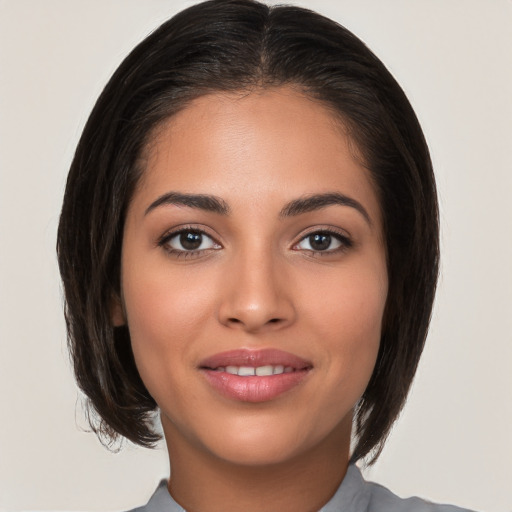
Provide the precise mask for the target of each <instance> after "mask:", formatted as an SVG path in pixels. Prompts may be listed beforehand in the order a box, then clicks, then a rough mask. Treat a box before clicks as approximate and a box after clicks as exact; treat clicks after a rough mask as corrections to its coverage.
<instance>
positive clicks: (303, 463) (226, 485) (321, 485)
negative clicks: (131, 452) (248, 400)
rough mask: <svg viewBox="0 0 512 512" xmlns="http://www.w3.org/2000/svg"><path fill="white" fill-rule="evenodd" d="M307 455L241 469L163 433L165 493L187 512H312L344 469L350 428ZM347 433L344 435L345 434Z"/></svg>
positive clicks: (331, 492) (330, 492)
mask: <svg viewBox="0 0 512 512" xmlns="http://www.w3.org/2000/svg"><path fill="white" fill-rule="evenodd" d="M340 427H343V428H340V429H337V430H335V431H333V432H332V433H331V434H330V435H329V436H328V437H327V438H325V439H323V440H322V442H321V443H320V444H319V445H317V446H314V447H312V448H311V449H309V450H308V451H307V452H305V453H301V454H300V455H298V456H295V457H293V458H290V459H289V460H286V461H282V462H279V463H275V464H269V465H242V464H236V463H232V462H230V461H226V460H224V459H221V458H219V457H218V456H216V455H214V454H212V453H210V452H207V451H205V450H201V449H198V448H197V447H193V446H192V445H190V444H188V443H187V442H186V441H185V442H182V441H183V440H180V442H175V441H176V439H175V438H174V436H173V435H169V432H168V429H165V428H164V430H166V439H167V445H168V450H169V458H170V465H171V479H170V481H169V492H170V493H171V495H172V496H173V498H174V499H175V500H176V501H177V502H178V503H179V504H180V505H181V506H182V507H183V508H185V509H186V510H187V511H189V512H206V511H208V512H221V511H222V512H224V511H225V510H244V512H253V511H254V512H256V511H258V512H261V510H268V511H274V510H275V511H282V510H294V511H298V512H299V511H304V512H312V511H317V510H320V509H321V508H322V506H323V505H325V504H326V503H327V502H328V501H329V500H330V499H331V497H332V496H333V495H334V493H335V492H336V490H337V488H338V487H339V485H340V483H341V481H342V480H343V478H344V476H345V473H346V471H347V467H348V456H349V442H350V441H349V440H350V426H348V432H347V427H346V426H340ZM347 434H348V435H347Z"/></svg>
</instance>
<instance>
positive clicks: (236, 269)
mask: <svg viewBox="0 0 512 512" xmlns="http://www.w3.org/2000/svg"><path fill="white" fill-rule="evenodd" d="M355 153H356V149H355V147H354V146H353V145H351V143H350V141H349V139H348V138H347V136H346V135H345V133H344V131H343V129H342V127H341V125H340V124H339V123H338V122H337V121H335V119H334V118H333V116H332V114H330V113H329V112H328V110H327V109H325V108H324V107H323V106H322V105H320V104H319V103H317V102H315V101H313V100H311V99H309V98H307V97H305V96H303V95H301V94H299V93H298V92H296V91H294V90H293V89H291V88H284V87H283V88H279V89H270V90H264V91H259V92H253V93H250V94H244V95H242V94H236V95H235V94H211V95H207V96H203V97H201V98H199V99H197V100H195V101H194V102H193V103H191V104H190V105H189V106H188V107H187V108H186V109H184V110H183V111H181V112H180V113H178V114H177V115H175V116H174V117H172V118H171V119H170V120H169V121H168V122H167V123H166V124H165V125H164V126H163V127H162V128H161V129H160V130H159V131H158V133H157V134H156V135H155V137H154V140H153V141H152V143H151V144H149V145H148V148H147V155H146V157H145V166H146V168H145V172H144V175H143V178H142V181H141V183H140V184H139V187H138V189H137V191H136V192H135V195H134V197H133V201H132V202H131V204H130V207H129V209H128V213H127V218H126V224H125V230H124V241H123V251H122V300H123V312H121V310H119V311H116V312H115V313H114V322H116V323H120V322H121V321H124V320H126V322H127V323H128V326H129V330H130V335H131V339H132V344H133V351H134V355H135V360H136V363H137V367H138V369H139V371H140V375H141V377H142V380H143V381H144V383H145V385H146V386H147V389H148V390H149V392H150V393H151V395H152V396H153V397H154V399H155V400H156V402H157V403H158V405H159V407H160V409H161V417H162V424H163V427H164V431H165V434H166V438H167V441H168V444H169V449H170V450H171V451H172V450H173V449H176V450H184V453H186V452H187V450H188V451H190V450H192V451H194V452H195V453H196V454H201V453H202V454H207V455H214V456H216V457H220V458H221V459H223V460H225V461H230V462H234V463H241V464H244V465H247V464H249V465H250V464H254V465H257V464H268V463H275V462H282V461H286V460H290V459H292V458H294V457H297V456H300V455H301V454H304V453H306V452H308V451H309V450H311V449H313V450H314V449H316V447H319V446H322V443H324V442H326V440H327V439H331V440H332V439H335V440H336V443H337V444H338V445H339V446H346V447H347V450H348V443H349V438H350V426H351V420H352V409H353V407H354V405H355V404H356V402H357V400H358V399H359V398H360V396H361V395H362V393H363V392H364V390H365V388H366V386H367V383H368V380H369V378H370V376H371V373H372V370H373V368H374V364H375V360H376V357H377V352H378V348H379V340H380V335H381V323H382V316H383V311H384V306H385V303H386V296H387V289H388V282H387V272H386V256H385V247H384V242H383V233H382V222H381V212H380V208H379V202H378V199H377V195H376V193H375V190H374V186H373V185H372V182H371V180H370V178H369V173H368V171H367V170H366V169H365V168H363V167H362V166H361V164H360V163H359V160H358V159H357V156H356V154H355ZM340 443H341V444H340ZM343 443H344V444H343ZM334 455H335V456H336V457H339V453H337V454H334Z"/></svg>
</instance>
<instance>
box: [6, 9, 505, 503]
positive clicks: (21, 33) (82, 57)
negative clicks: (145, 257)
mask: <svg viewBox="0 0 512 512" xmlns="http://www.w3.org/2000/svg"><path fill="white" fill-rule="evenodd" d="M192 3H194V2H190V1H181V0H179V1H178V0H176V1H173V0H88V1H85V0H0V244H1V249H0V389H1V392H2V398H1V402H0V403H1V406H0V509H1V510H43V509H44V510H84V511H85V510H88V511H93V510H98V511H100V510H103V511H107V510H112V511H113V510H122V509H126V508H130V507H132V506H134V505H137V504H141V503H144V502H145V501H146V500H147V498H148V496H149V495H150V494H151V492H152V490H153V488H154V486H155V485H156V483H157V481H158V480H159V479H160V478H161V477H162V476H165V475H166V474H167V472H168V468H167V461H166V455H165V452H164V450H163V449H160V450H157V451H153V452H151V451H147V450H143V449H138V448H135V447H133V446H126V447H125V448H124V449H123V450H122V451H121V452H120V453H118V454H111V453H109V452H108V451H106V450H105V449H103V448H102V447H101V446H100V444H99V443H98V442H97V440H96V439H95V437H94V435H92V434H87V433H84V432H83V428H84V427H85V425H86V423H85V421H84V418H83V414H82V413H81V408H80V402H79V398H78V396H79V395H78V393H77V389H76V386H75V384H74V381H73V377H72V375H71V371H70V368H69V364H68V359H67V352H66V343H65V333H64V322H63V319H62V313H61V310H62V304H61V294H60V288H59V276H58V271H57V265H56V258H55V250H54V247H55V233H56V226H57V222H58V215H59V208H60V203H61V198H62V192H63V187H64V183H65V177H66V173H67V168H68V166H69V163H70V161H71V158H72V154H73V150H74V147H75V145H76V143H77V140H78V137H79V134H80V131H81V129H82V127H83V125H84V123H85V120H86V118H87V116H88V113H89V112H90V109H91V108H92V105H93V102H94V101H95V99H96V97H97V96H98V94H99V92H100V91H101V89H102V87H103V85H104V84H105V82H106V81H107V79H108V78H109V76H110V75H111V73H112V72H113V71H114V69H115V68H116V66H117V65H118V64H119V63H120V61H121V59H122V58H123V57H124V56H125V55H126V54H127V53H128V52H129V51H130V50H131V49H132V47H133V46H134V45H135V44H136V43H137V42H139V41H140V40H141V39H142V38H143V37H144V36H145V35H147V34H148V33H149V32H150V31H151V30H152V29H154V28H155V27H156V26H157V25H159V24H160V23H161V22H162V21H164V20H165V19H167V18H168V17H169V16H170V15H172V14H173V13H175V12H177V11H178V10H180V9H181V8H183V7H185V6H188V5H190V4H192ZM296 3H298V4H299V5H304V6H308V7H311V8H314V9H316V10H318V11H320V12H321V13H323V14H326V15H328V16H330V17H332V18H334V19H336V20H338V21H339V22H341V23H342V24H344V25H346V26H347V27H348V28H349V29H351V30H352V31H354V32H355V33H356V34H357V35H358V36H359V37H361V38H362V39H363V40H364V41H366V42H367V44H368V45H369V46H370V47H371V48H372V49H373V50H374V51H375V52H376V53H377V55H378V56H379V57H380V58H381V59H382V60H383V61H384V62H385V63H386V65H387V66H388V67H389V69H390V70H391V71H392V73H393V74H394V75H395V76H396V78H397V79H398V81H399V82H400V83H401V84H402V86H403V87H404V89H405V91H406V93H407V94H408V96H409V98H410V100H411V102H412V103H413V105H414V107H415V109H416V112H417V114H418V116H419V118H420V121H421V122H422V125H423V127H424V131H425V133H426V136H427V139H428V140H429V143H430V147H431V151H432V157H433V161H434V165H435V169H436V173H437V178H438V186H439V193H440V200H441V214H442V251H443V265H442V276H441V281H440V289H439V294H438V299H437V303H436V308H435V314H434V319H433V324H432V329H431V333H430V335H429V339H428V344H427V348H426V350H425V353H424V357H423V360H422V363H421V366H420V369H419V372H418V375H417V378H416V380H415V383H414V386H413V390H412V393H411V396H410V400H409V402H408V404H407V406H406V408H405V410H404V413H403V415H402V417H401V419H400V420H399V422H398V424H397V426H396V428H395V429H394V431H393V434H392V436H391V438H390V439H389V442H388V445H387V447H386V449H385V450H384V452H383V454H382V457H381V459H380V460H379V462H378V463H377V464H376V466H375V467H374V468H372V469H371V470H370V471H367V472H366V474H367V476H368V477H369V478H371V479H374V480H376V481H378V482H381V483H383V484H385V485H387V486H389V487H391V488H392V489H393V490H394V491H395V492H396V493H397V494H399V495H402V496H409V495H412V494H416V495H420V496H424V497H427V498H430V499H432V500H434V501H441V502H452V503H457V504H459V505H461V506H465V507H468V508H473V509H476V510H481V511H484V510H485V511H488V512H498V511H499V512H505V511H512V469H511V467H510V464H511V459H512V443H511V440H510V437H511V434H512V400H511V398H512V334H511V333H512V200H511V195H512V71H511V66H512V30H511V26H512V2H511V1H510V0H380V1H379V0H373V1H369V0H330V1H329V0H316V1H312V0H310V1H307V0H303V1H299V2H296ZM81 429H82V430H81Z"/></svg>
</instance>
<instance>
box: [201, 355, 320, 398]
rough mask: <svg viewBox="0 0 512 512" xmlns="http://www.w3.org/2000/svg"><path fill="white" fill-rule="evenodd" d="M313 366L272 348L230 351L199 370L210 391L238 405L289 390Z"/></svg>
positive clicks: (301, 380) (273, 396)
mask: <svg viewBox="0 0 512 512" xmlns="http://www.w3.org/2000/svg"><path fill="white" fill-rule="evenodd" d="M312 368H313V365H312V364H311V363H310V362H308V361H305V360H304V359H302V358H300V357H298V356H296V355H294V354H290V353H289V352H283V351H281V350H275V349H264V350H257V351H255V350H247V349H241V350H234V351H230V352H223V353H221V354H216V355H214V356H212V357H210V358H207V359H206V360H204V361H202V363H201V364H200V366H199V370H200V371H201V372H202V373H203V375H204V376H205V378H206V381H207V382H208V384H209V385H210V387H211V388H213V390H214V391H216V392H217V393H220V394H221V395H222V396H223V397H225V398H229V399H232V400H237V401H242V402H253V403H254V402H266V401H270V400H273V399H275V398H277V397H279V396H280V395H282V394H283V393H286V392H288V391H291V390H292V389H293V388H295V387H296V386H298V385H299V384H301V383H302V382H303V380H304V379H305V378H306V377H307V375H308V374H309V372H310V370H311V369H312Z"/></svg>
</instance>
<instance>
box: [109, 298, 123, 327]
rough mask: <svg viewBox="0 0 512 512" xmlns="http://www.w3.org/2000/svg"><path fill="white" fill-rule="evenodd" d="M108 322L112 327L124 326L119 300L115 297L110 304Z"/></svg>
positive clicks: (121, 305)
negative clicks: (109, 321)
mask: <svg viewBox="0 0 512 512" xmlns="http://www.w3.org/2000/svg"><path fill="white" fill-rule="evenodd" d="M110 320H111V322H112V325H113V326H114V327H121V326H122V325H126V316H125V314H124V308H123V304H122V301H121V299H120V298H119V297H118V296H117V295H115V296H113V297H112V300H111V303H110Z"/></svg>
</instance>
